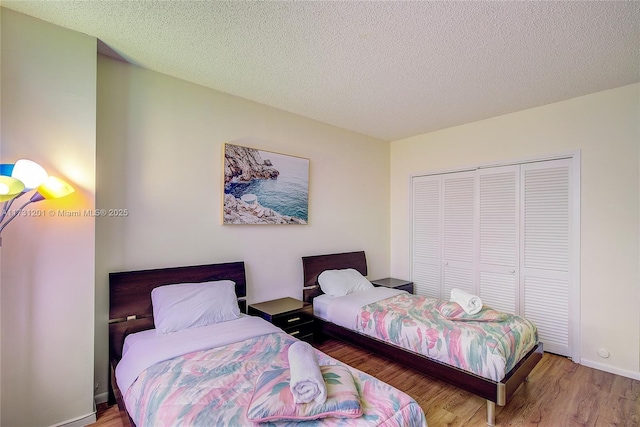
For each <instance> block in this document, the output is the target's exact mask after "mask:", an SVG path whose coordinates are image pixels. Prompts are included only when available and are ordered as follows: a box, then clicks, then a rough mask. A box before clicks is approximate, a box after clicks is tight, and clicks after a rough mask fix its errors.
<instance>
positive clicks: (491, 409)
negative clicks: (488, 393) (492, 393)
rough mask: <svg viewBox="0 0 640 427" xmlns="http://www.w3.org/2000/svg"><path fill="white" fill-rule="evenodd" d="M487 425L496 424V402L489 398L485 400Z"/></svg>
mask: <svg viewBox="0 0 640 427" xmlns="http://www.w3.org/2000/svg"><path fill="white" fill-rule="evenodd" d="M487 425H490V426H495V425H496V404H495V402H492V401H490V400H487Z"/></svg>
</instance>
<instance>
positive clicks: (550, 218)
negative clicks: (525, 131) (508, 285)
mask: <svg viewBox="0 0 640 427" xmlns="http://www.w3.org/2000/svg"><path fill="white" fill-rule="evenodd" d="M520 179H521V181H522V192H521V197H522V199H521V221H522V234H521V235H522V238H521V244H520V257H521V263H520V264H521V271H520V280H521V282H522V288H523V291H524V292H523V295H521V302H522V304H523V306H524V310H523V312H521V313H520V314H521V315H522V316H524V317H525V318H527V319H529V320H531V321H532V322H533V323H535V324H536V326H537V327H538V333H539V337H540V341H542V342H543V343H544V348H545V351H549V352H552V353H556V354H560V355H565V356H570V350H571V347H572V343H571V334H570V329H571V325H570V315H569V314H570V313H571V307H570V290H571V289H570V285H571V270H570V266H571V263H570V260H571V244H570V243H571V229H572V227H571V226H572V224H571V214H572V209H574V207H573V206H571V200H572V197H571V196H572V193H571V190H572V189H571V161H570V160H568V159H565V160H552V161H546V162H538V163H530V164H524V165H522V166H521V178H520Z"/></svg>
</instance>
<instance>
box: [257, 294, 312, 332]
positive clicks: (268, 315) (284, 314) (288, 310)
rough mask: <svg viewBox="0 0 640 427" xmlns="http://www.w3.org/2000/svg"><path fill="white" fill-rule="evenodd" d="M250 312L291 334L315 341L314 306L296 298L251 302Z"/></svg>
mask: <svg viewBox="0 0 640 427" xmlns="http://www.w3.org/2000/svg"><path fill="white" fill-rule="evenodd" d="M248 313H249V314H251V315H254V316H260V317H262V318H263V319H265V320H267V321H269V322H271V323H273V324H274V325H275V326H277V327H279V328H280V329H282V330H283V331H285V332H286V333H288V334H289V335H291V336H294V337H296V338H298V339H300V340H303V341H308V342H313V332H314V324H313V322H314V320H313V306H312V305H311V304H309V303H307V302H302V301H299V300H297V299H294V298H289V297H286V298H279V299H275V300H271V301H265V302H260V303H256V304H249V310H248Z"/></svg>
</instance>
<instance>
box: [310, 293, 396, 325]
mask: <svg viewBox="0 0 640 427" xmlns="http://www.w3.org/2000/svg"><path fill="white" fill-rule="evenodd" d="M405 292H406V291H401V290H398V289H393V288H385V287H383V286H380V287H376V288H373V289H367V290H365V291H360V292H354V293H352V294H349V295H345V296H343V297H335V298H333V299H332V300H331V301H330V303H329V304H327V318H326V319H325V320H329V321H330V322H333V323H335V324H336V325H340V326H343V327H345V328H349V329H354V328H355V326H356V324H355V323H356V318H357V316H358V313H359V312H360V308H362V307H364V306H365V305H367V304H372V303H374V302H378V301H382V300H384V299H387V298H391V297H393V296H396V295H399V294H402V293H405ZM314 303H315V299H314Z"/></svg>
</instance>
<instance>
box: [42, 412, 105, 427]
mask: <svg viewBox="0 0 640 427" xmlns="http://www.w3.org/2000/svg"><path fill="white" fill-rule="evenodd" d="M95 422H96V413H95V412H92V413H91V414H87V415H83V416H81V417H78V418H74V419H72V420H68V421H63V422H61V423H59V424H54V425H52V426H51V427H84V426H87V425H89V424H93V423H95Z"/></svg>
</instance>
